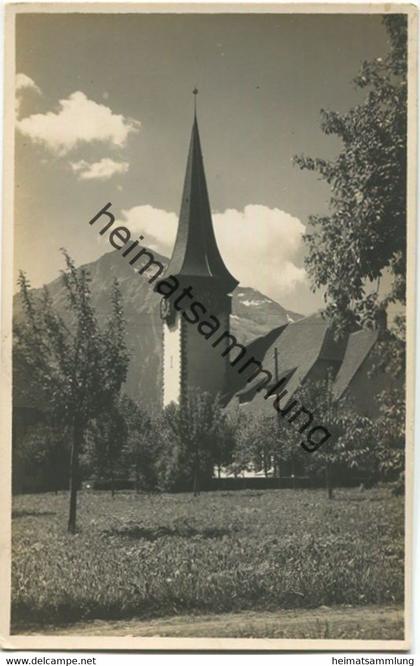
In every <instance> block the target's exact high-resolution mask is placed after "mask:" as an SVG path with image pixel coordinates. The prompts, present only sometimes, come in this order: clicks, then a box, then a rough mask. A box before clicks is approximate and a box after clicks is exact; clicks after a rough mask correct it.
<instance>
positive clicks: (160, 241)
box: [121, 204, 306, 298]
mask: <svg viewBox="0 0 420 666" xmlns="http://www.w3.org/2000/svg"><path fill="white" fill-rule="evenodd" d="M122 216H123V220H122V221H121V224H124V225H126V226H127V227H128V228H129V229H130V231H131V232H132V233H136V232H138V233H142V234H143V235H144V243H145V244H146V245H148V246H149V247H151V248H152V249H154V250H156V251H158V252H161V253H162V254H165V255H167V256H168V255H170V253H171V251H172V248H173V245H174V242H175V236H176V229H177V221H178V216H177V215H176V214H175V213H172V212H168V211H165V210H160V209H157V208H153V207H152V206H135V207H134V208H130V209H129V210H124V211H122ZM213 220H214V227H215V233H216V238H217V243H218V246H219V249H220V252H221V254H222V256H223V259H224V261H225V263H226V266H227V267H228V268H229V270H230V271H231V273H232V274H233V275H234V276H235V277H236V278H237V279H238V280H239V281H240V283H241V284H242V285H244V286H252V287H255V288H256V289H259V290H260V291H262V292H263V293H265V294H267V295H268V296H272V298H281V297H282V296H283V295H285V294H290V293H291V292H293V291H294V290H295V289H296V288H297V287H299V286H300V285H302V284H304V283H305V282H306V272H305V269H304V268H301V267H300V266H298V265H297V264H296V263H295V262H296V259H297V256H298V255H299V254H300V253H301V251H302V247H303V240H302V234H303V233H304V232H305V226H304V224H302V222H301V221H300V220H299V219H298V218H296V217H293V216H292V215H289V214H288V213H286V212H284V211H282V210H280V209H279V208H268V207H267V206H263V205H255V204H249V205H248V206H245V208H244V209H243V210H236V209H227V210H225V211H224V212H221V213H219V212H216V213H213Z"/></svg>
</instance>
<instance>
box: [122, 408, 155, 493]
mask: <svg viewBox="0 0 420 666" xmlns="http://www.w3.org/2000/svg"><path fill="white" fill-rule="evenodd" d="M120 411H121V414H122V416H123V418H124V421H125V427H126V430H127V442H126V446H125V449H124V459H125V464H126V466H127V468H128V469H130V470H133V471H134V478H135V488H136V492H137V493H138V492H140V488H144V489H147V490H150V489H152V488H154V487H155V486H156V483H157V479H156V470H155V464H156V433H155V430H154V427H153V422H152V419H151V418H150V416H149V415H148V413H147V412H146V411H145V410H144V409H142V408H141V407H140V406H139V405H138V404H136V403H135V402H134V401H133V400H131V398H129V397H128V396H127V395H124V396H123V397H122V399H121V406H120Z"/></svg>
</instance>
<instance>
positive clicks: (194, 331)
mask: <svg viewBox="0 0 420 666" xmlns="http://www.w3.org/2000/svg"><path fill="white" fill-rule="evenodd" d="M217 318H218V319H219V321H220V322H221V326H220V329H219V332H216V333H214V335H213V336H211V337H210V338H209V339H208V340H207V339H206V338H205V337H204V336H203V335H201V333H200V332H199V331H198V328H197V326H194V325H191V324H189V323H188V322H183V324H182V326H183V359H184V371H183V385H184V386H185V387H188V388H191V389H194V388H196V389H200V390H201V391H207V392H209V393H212V394H214V395H215V394H216V393H218V392H219V393H222V392H223V391H224V390H225V382H226V369H227V364H228V359H227V357H223V356H222V351H223V350H224V348H225V346H226V345H225V344H224V343H223V342H221V343H220V345H218V347H217V348H214V347H212V343H213V342H214V341H215V340H217V339H218V337H220V335H221V334H222V333H223V332H224V331H227V330H228V326H229V316H228V315H227V314H226V313H224V314H217Z"/></svg>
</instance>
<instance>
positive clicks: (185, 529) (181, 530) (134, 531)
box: [102, 525, 232, 541]
mask: <svg viewBox="0 0 420 666" xmlns="http://www.w3.org/2000/svg"><path fill="white" fill-rule="evenodd" d="M102 534H103V535H104V536H107V537H125V538H128V539H144V540H145V541H156V540H157V539H161V538H162V537H186V538H191V537H195V536H197V537H202V538H203V539H221V538H222V537H224V536H229V535H231V534H232V530H226V529H220V528H218V527H208V528H203V529H196V528H195V527H191V526H190V525H179V526H176V527H154V528H151V527H143V526H142V525H124V526H123V527H114V528H112V529H110V530H104V531H103V532H102Z"/></svg>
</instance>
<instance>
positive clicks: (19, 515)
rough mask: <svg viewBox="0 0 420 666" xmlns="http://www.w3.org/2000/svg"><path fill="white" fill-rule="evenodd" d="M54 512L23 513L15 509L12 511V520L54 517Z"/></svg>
mask: <svg viewBox="0 0 420 666" xmlns="http://www.w3.org/2000/svg"><path fill="white" fill-rule="evenodd" d="M55 515H56V512H55V511H25V509H21V510H19V509H16V510H14V511H12V518H26V517H27V516H32V517H33V516H55Z"/></svg>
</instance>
